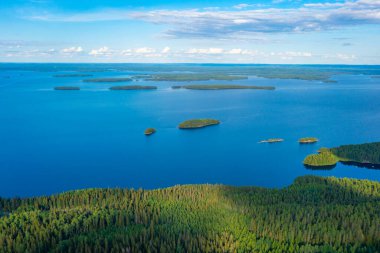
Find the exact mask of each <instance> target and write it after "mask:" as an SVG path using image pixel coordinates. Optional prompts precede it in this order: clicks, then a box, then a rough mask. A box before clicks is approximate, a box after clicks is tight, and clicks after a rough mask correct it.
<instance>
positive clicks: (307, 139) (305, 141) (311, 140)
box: [298, 137, 318, 144]
mask: <svg viewBox="0 0 380 253" xmlns="http://www.w3.org/2000/svg"><path fill="white" fill-rule="evenodd" d="M298 142H299V143H300V144H311V143H316V142H318V139H317V138H315V137H304V138H301V139H299V140H298Z"/></svg>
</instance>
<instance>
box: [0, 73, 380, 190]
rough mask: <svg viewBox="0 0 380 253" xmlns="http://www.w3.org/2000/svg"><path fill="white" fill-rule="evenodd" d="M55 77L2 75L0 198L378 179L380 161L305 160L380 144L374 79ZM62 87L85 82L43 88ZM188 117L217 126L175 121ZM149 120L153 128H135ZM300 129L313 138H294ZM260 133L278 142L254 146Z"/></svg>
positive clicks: (378, 82)
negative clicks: (187, 82) (311, 165)
mask: <svg viewBox="0 0 380 253" xmlns="http://www.w3.org/2000/svg"><path fill="white" fill-rule="evenodd" d="M54 74H57V72H53V71H49V70H45V71H25V70H23V69H22V68H21V67H20V68H19V69H5V70H2V71H1V72H0V175H1V176H0V196H3V197H4V196H34V195H42V194H51V193H58V192H62V191H66V190H73V189H81V188H88V187H133V188H139V187H142V188H148V189H151V188H158V187H166V186H172V185H176V184H193V183H223V184H230V185H256V186H265V187H283V186H286V185H289V184H291V183H292V181H293V180H294V179H295V178H296V177H298V176H301V175H306V174H312V175H321V176H337V177H353V178H360V179H371V180H380V170H374V169H366V168H359V167H355V166H346V165H342V164H338V165H337V166H336V168H334V169H333V170H329V171H314V170H307V169H305V168H304V166H303V164H302V160H303V159H304V158H305V156H306V155H308V154H310V153H312V152H315V151H317V150H318V149H319V148H320V147H335V146H339V145H343V144H356V143H365V142H373V141H380V130H379V129H380V79H379V78H371V76H368V75H337V76H334V77H333V79H334V80H337V81H338V82H337V83H327V84H326V83H322V82H317V81H302V80H281V79H265V78H258V77H254V76H250V78H249V79H248V80H241V81H234V82H233V83H236V84H253V85H272V86H276V90H275V91H266V90H224V91H196V90H172V89H171V88H170V87H171V86H172V85H178V84H182V83H178V82H149V81H139V82H138V84H140V85H157V86H158V90H156V91H109V90H108V87H110V86H112V84H107V83H83V82H82V81H81V80H82V79H84V78H83V77H70V78H54V77H52V76H53V75H54ZM93 74H94V77H106V76H118V77H126V76H130V75H134V74H141V71H139V72H134V71H120V72H118V71H114V70H110V71H106V72H94V73H93ZM201 83H227V84H228V83H231V82H228V81H224V82H221V81H209V82H201ZM60 85H74V86H75V85H78V86H81V88H82V90H81V91H53V90H52V89H53V87H54V86H60ZM190 118H216V119H219V120H220V121H221V122H222V123H221V124H220V125H219V126H213V127H209V128H204V129H199V130H192V131H183V130H182V131H181V130H179V129H177V125H178V124H179V123H180V122H181V121H183V120H186V119H190ZM147 127H154V128H156V129H157V133H156V134H154V135H152V136H150V137H146V136H144V134H143V132H144V130H145V129H146V128H147ZM307 136H315V137H317V138H319V139H320V141H319V142H318V143H317V144H313V145H299V144H298V142H297V140H298V139H299V138H300V137H307ZM267 138H284V139H285V141H284V142H282V143H276V144H259V143H258V142H259V141H260V140H263V139H267Z"/></svg>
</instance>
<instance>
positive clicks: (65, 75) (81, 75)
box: [53, 74, 93, 77]
mask: <svg viewBox="0 0 380 253" xmlns="http://www.w3.org/2000/svg"><path fill="white" fill-rule="evenodd" d="M88 76H93V75H91V74H58V75H53V77H88Z"/></svg>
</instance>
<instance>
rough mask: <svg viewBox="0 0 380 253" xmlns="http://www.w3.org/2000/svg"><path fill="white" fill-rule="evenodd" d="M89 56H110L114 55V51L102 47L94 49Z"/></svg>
mask: <svg viewBox="0 0 380 253" xmlns="http://www.w3.org/2000/svg"><path fill="white" fill-rule="evenodd" d="M88 54H89V55H92V56H110V55H112V51H111V50H110V49H109V48H108V47H101V48H98V49H92V50H91V51H90V52H89V53H88Z"/></svg>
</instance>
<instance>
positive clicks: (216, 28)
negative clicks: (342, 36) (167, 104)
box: [26, 0, 380, 39]
mask: <svg viewBox="0 0 380 253" xmlns="http://www.w3.org/2000/svg"><path fill="white" fill-rule="evenodd" d="M275 1H276V0H275ZM284 1H285V0H284ZM286 1H290V0H286ZM276 2H278V0H277V1H276ZM297 2H298V3H300V1H297ZM249 7H255V9H252V8H249ZM260 7H261V8H260ZM262 7H263V6H260V5H257V4H247V3H241V4H238V5H235V6H234V7H233V8H231V9H230V10H226V9H225V8H223V9H216V8H208V9H189V10H152V11H128V10H112V9H107V10H100V11H93V12H84V13H72V14H67V13H64V14H62V13H61V14H59V13H58V14H54V13H50V14H49V13H47V14H46V13H44V12H40V13H38V14H37V15H30V16H28V17H26V18H29V19H33V20H40V21H53V22H101V21H111V20H131V19H132V20H141V21H144V22H150V23H153V24H162V25H168V26H169V29H168V30H166V31H165V35H166V36H168V37H172V38H220V39H239V38H244V39H252V38H256V37H257V36H258V35H259V34H269V33H300V32H314V31H323V30H332V29H340V28H344V27H352V26H357V25H368V24H380V1H379V0H356V1H345V2H334V1H332V2H330V3H329V2H327V3H326V2H325V3H309V4H303V5H302V4H300V5H299V6H298V7H292V8H289V7H288V8H278V7H272V8H262ZM41 13H42V14H41Z"/></svg>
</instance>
